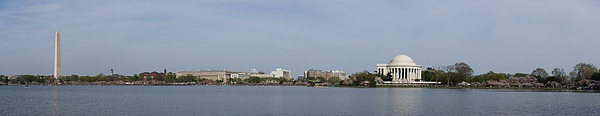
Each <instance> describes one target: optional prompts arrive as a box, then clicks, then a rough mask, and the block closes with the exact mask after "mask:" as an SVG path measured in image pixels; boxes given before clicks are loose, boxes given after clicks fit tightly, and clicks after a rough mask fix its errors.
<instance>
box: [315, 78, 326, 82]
mask: <svg viewBox="0 0 600 116" xmlns="http://www.w3.org/2000/svg"><path fill="white" fill-rule="evenodd" d="M317 80H318V81H319V82H325V81H327V79H325V78H323V77H317Z"/></svg>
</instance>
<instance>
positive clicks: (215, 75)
mask: <svg viewBox="0 0 600 116" xmlns="http://www.w3.org/2000/svg"><path fill="white" fill-rule="evenodd" d="M186 75H192V76H197V77H201V78H205V79H208V80H213V81H216V80H227V79H229V78H242V79H244V78H247V77H249V76H247V73H244V72H235V71H227V70H226V69H223V70H198V71H180V72H177V73H175V76H177V78H179V77H182V76H186Z"/></svg>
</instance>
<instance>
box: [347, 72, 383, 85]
mask: <svg viewBox="0 0 600 116" xmlns="http://www.w3.org/2000/svg"><path fill="white" fill-rule="evenodd" d="M376 77H377V75H375V74H371V73H369V72H368V71H366V70H365V71H363V72H359V73H354V74H352V76H351V78H353V82H354V85H355V86H360V85H361V83H366V82H368V86H369V87H375V86H376V84H377V83H375V78H376Z"/></svg>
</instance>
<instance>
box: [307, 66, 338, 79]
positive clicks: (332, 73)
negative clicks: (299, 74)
mask: <svg viewBox="0 0 600 116" xmlns="http://www.w3.org/2000/svg"><path fill="white" fill-rule="evenodd" d="M309 77H313V78H318V77H323V78H325V79H329V78H331V77H338V78H340V80H345V79H348V73H346V72H344V71H341V70H333V71H330V70H327V71H323V70H314V69H310V70H308V71H304V77H303V78H309Z"/></svg>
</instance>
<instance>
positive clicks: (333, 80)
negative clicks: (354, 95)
mask: <svg viewBox="0 0 600 116" xmlns="http://www.w3.org/2000/svg"><path fill="white" fill-rule="evenodd" d="M340 81H341V80H340V77H330V78H329V79H327V82H329V83H330V84H337V83H339V82H340Z"/></svg>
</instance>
